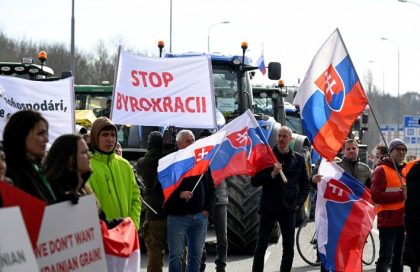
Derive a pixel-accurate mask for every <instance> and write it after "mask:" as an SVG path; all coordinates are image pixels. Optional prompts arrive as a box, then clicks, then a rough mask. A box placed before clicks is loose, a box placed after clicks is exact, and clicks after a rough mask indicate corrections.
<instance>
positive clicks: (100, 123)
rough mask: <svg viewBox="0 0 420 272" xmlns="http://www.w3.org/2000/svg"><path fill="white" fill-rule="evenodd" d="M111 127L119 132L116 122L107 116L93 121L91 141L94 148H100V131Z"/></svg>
mask: <svg viewBox="0 0 420 272" xmlns="http://www.w3.org/2000/svg"><path fill="white" fill-rule="evenodd" d="M111 129H113V130H114V131H115V133H117V127H116V126H115V124H114V123H113V122H112V121H111V120H109V119H108V118H106V117H105V116H101V117H99V118H98V119H96V120H95V122H93V124H92V128H91V130H90V142H91V146H92V149H94V150H99V148H98V143H99V133H100V132H101V131H103V130H111ZM115 144H116V141H115ZM114 148H115V146H114ZM99 151H101V150H99Z"/></svg>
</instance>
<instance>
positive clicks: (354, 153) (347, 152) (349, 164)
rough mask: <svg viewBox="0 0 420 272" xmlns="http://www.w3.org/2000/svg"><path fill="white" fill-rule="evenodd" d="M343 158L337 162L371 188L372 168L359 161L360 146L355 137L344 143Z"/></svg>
mask: <svg viewBox="0 0 420 272" xmlns="http://www.w3.org/2000/svg"><path fill="white" fill-rule="evenodd" d="M342 151H343V159H342V160H341V161H340V162H338V163H337V165H339V166H340V167H341V168H343V169H344V171H346V172H347V173H348V174H350V175H352V176H353V177H355V178H356V179H357V180H358V181H360V182H362V183H363V184H364V185H365V186H367V187H368V188H370V183H371V181H370V176H371V170H370V168H369V166H367V165H366V164H364V163H363V162H361V161H359V146H358V144H357V141H356V140H355V139H348V140H346V142H345V143H344V145H343V149H342Z"/></svg>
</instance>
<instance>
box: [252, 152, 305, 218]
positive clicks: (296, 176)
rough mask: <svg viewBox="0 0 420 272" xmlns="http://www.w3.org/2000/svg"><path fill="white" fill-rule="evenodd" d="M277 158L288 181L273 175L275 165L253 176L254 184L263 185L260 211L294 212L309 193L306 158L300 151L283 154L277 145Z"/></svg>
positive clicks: (275, 212)
mask: <svg viewBox="0 0 420 272" xmlns="http://www.w3.org/2000/svg"><path fill="white" fill-rule="evenodd" d="M273 151H274V154H275V155H276V157H277V160H278V161H279V162H280V163H282V164H283V173H284V174H285V176H286V177H287V182H286V183H285V182H283V181H282V179H281V177H280V175H279V174H277V175H276V176H275V177H274V178H272V177H271V172H272V171H273V168H274V167H270V168H267V169H265V170H263V171H261V172H259V173H257V174H256V175H255V176H254V177H252V178H251V183H252V185H254V186H256V187H257V186H262V194H261V197H260V210H259V212H260V213H268V214H279V213H283V212H288V213H290V212H294V211H295V210H296V209H297V208H298V207H302V206H303V204H304V202H305V200H306V198H307V196H308V193H309V188H310V185H309V179H308V174H307V172H306V166H305V160H304V158H303V157H302V155H300V154H299V153H296V152H294V151H293V150H291V149H290V150H289V152H288V153H286V154H281V153H280V151H279V150H278V148H277V146H275V147H274V148H273Z"/></svg>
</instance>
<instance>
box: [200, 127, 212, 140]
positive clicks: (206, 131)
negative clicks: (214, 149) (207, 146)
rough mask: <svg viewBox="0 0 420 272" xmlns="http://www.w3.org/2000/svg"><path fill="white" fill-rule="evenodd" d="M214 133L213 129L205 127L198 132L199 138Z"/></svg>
mask: <svg viewBox="0 0 420 272" xmlns="http://www.w3.org/2000/svg"><path fill="white" fill-rule="evenodd" d="M212 134H213V133H211V131H210V130H209V129H203V130H201V131H200V132H199V133H198V139H201V138H204V137H207V136H210V135H212Z"/></svg>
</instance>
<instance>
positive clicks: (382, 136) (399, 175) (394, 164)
mask: <svg viewBox="0 0 420 272" xmlns="http://www.w3.org/2000/svg"><path fill="white" fill-rule="evenodd" d="M337 32H338V35H339V36H340V39H341V40H342V41H343V46H344V48H345V50H346V52H347V55H348V57H349V60H350V63H351V65H352V66H353V67H354V69H355V70H356V66H354V64H353V60H352V59H351V57H350V54H349V51H348V50H347V46H346V44H345V43H344V40H343V37H342V36H341V33H340V30H339V29H338V28H337ZM356 74H357V72H356ZM357 77H359V75H357ZM360 87H361V88H362V90H363V92H364V93H365V96H366V101H367V104H368V105H369V108H370V111H371V112H372V116H373V119H374V120H375V124H376V127H377V128H378V130H379V133H380V134H381V138H382V141H384V144H385V146H386V148H387V149H388V144H387V142H386V141H385V137H384V135H383V134H382V132H381V128H380V127H379V123H378V119H376V115H375V113H374V112H373V108H372V105H371V104H370V102H369V98H368V96H367V94H366V91H365V89H364V88H363V85H362V84H360ZM399 133H400V132H399V131H398V136H399ZM391 161H392V165H393V166H394V168H395V171H396V172H397V175H398V179H399V180H400V184H401V185H403V182H402V177H401V173H400V172H399V171H398V167H397V164H396V163H395V161H394V160H393V159H391Z"/></svg>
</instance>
